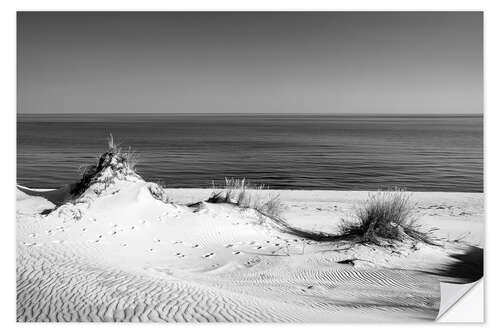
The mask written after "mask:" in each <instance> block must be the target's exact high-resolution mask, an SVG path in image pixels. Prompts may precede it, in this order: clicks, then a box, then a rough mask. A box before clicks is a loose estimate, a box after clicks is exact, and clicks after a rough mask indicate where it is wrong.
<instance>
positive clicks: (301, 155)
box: [17, 115, 483, 192]
mask: <svg viewBox="0 0 500 333" xmlns="http://www.w3.org/2000/svg"><path fill="white" fill-rule="evenodd" d="M482 123H483V118H482V117H463V116H462V117H459V116H452V117H434V116H433V117H420V116H419V117H408V116H391V117H387V116H384V117H383V116H319V115H239V116H236V115H234V116H227V115H224V116H223V115H161V116H159V115H99V116H96V115H77V116H68V115H66V116H60V115H43V116H33V115H31V116H27V115H19V116H18V127H17V130H18V134H17V135H18V139H17V140H18V141H17V150H18V151H17V182H18V183H19V184H22V185H26V186H32V187H44V188H54V187H58V186H60V185H62V184H66V183H69V182H74V181H76V180H77V179H78V178H79V174H78V168H79V166H81V165H84V164H88V163H92V162H94V161H95V160H96V158H97V156H98V154H99V153H100V152H103V151H104V150H105V149H106V138H107V136H108V133H110V132H111V133H113V136H114V137H115V142H119V143H121V144H122V146H124V147H128V146H131V147H132V148H133V150H135V151H137V152H138V153H139V156H140V162H139V164H138V167H137V169H138V172H139V174H141V175H142V176H143V177H144V178H146V179H147V180H151V181H161V183H162V184H164V185H165V186H168V187H207V186H210V185H211V183H212V180H214V181H216V182H222V181H223V180H224V177H238V178H243V177H245V178H247V179H249V180H251V181H253V182H254V183H258V184H261V183H263V184H267V185H269V187H271V188H288V189H337V190H338V189H343V190H374V189H379V188H386V187H389V186H395V185H399V186H405V187H407V188H408V189H409V190H419V191H466V192H482V191H483V125H482Z"/></svg>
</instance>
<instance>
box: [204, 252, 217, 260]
mask: <svg viewBox="0 0 500 333" xmlns="http://www.w3.org/2000/svg"><path fill="white" fill-rule="evenodd" d="M214 255H215V253H214V252H210V253H207V254H205V255H204V256H203V257H202V258H205V259H208V258H210V257H212V256H214Z"/></svg>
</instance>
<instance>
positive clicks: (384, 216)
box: [341, 188, 435, 245]
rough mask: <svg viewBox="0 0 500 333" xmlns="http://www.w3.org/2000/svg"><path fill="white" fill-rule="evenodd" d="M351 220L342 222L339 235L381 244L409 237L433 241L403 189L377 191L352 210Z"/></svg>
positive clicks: (429, 242)
mask: <svg viewBox="0 0 500 333" xmlns="http://www.w3.org/2000/svg"><path fill="white" fill-rule="evenodd" d="M354 216H355V220H354V221H344V224H343V225H342V226H341V234H343V235H348V236H357V237H359V238H360V240H361V241H362V242H365V243H373V244H377V245H381V243H382V242H384V241H386V242H387V241H404V240H407V239H412V240H416V241H422V242H425V243H428V244H435V242H434V240H433V238H432V237H431V232H432V230H430V231H423V230H421V227H420V226H419V225H418V224H417V223H416V220H417V218H416V207H415V204H413V203H412V201H411V198H410V195H409V194H408V193H406V192H405V191H404V190H403V189H400V188H395V189H394V190H392V191H379V192H377V193H375V194H370V195H369V198H368V200H367V201H366V202H365V203H364V204H363V205H361V206H359V207H358V208H357V209H356V211H355V214H354Z"/></svg>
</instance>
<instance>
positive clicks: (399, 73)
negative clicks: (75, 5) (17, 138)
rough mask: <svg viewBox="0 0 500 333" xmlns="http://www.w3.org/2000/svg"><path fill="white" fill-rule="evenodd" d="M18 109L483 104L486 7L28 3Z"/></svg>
mask: <svg viewBox="0 0 500 333" xmlns="http://www.w3.org/2000/svg"><path fill="white" fill-rule="evenodd" d="M17 77H18V78H17V85H18V89H17V101H18V102H17V104H18V112H19V113H34V114H42V113H64V114H69V113H325V114H337V113H341V114H345V113H349V114H354V113H356V114H357V113H361V114H365V113H384V114H404V113H411V114H464V113H472V114H481V113H482V108H483V15H482V13H481V12H239V13H238V12H232V13H231V12H205V13H202V12H121V13H119V12H19V13H18V16H17Z"/></svg>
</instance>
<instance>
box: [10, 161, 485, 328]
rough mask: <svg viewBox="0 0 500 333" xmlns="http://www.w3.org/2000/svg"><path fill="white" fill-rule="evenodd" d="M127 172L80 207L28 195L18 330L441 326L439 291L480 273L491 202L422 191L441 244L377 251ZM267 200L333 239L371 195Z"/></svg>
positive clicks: (53, 195) (419, 201)
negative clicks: (49, 326)
mask: <svg viewBox="0 0 500 333" xmlns="http://www.w3.org/2000/svg"><path fill="white" fill-rule="evenodd" d="M129 171H130V170H129ZM129 171H127V173H126V174H123V175H120V174H118V175H115V174H112V173H110V172H109V170H108V169H106V170H104V171H103V172H102V173H101V175H100V176H99V177H101V178H105V179H106V180H107V183H106V184H105V186H104V187H103V186H102V183H99V182H97V183H94V184H93V185H90V186H89V187H88V188H86V189H85V191H84V192H83V193H82V194H80V195H79V196H77V197H74V198H73V199H72V200H65V196H67V195H68V187H63V188H62V189H60V190H36V189H28V188H25V187H20V186H19V187H18V189H17V320H18V321H148V322H149V321H175V322H216V321H217V322H335V321H408V320H434V319H435V317H436V316H437V314H438V311H439V304H440V286H439V283H440V281H446V282H456V283H462V282H470V281H473V280H476V279H477V278H478V277H479V276H480V275H478V274H482V273H481V272H479V273H478V270H479V269H480V270H482V247H483V220H484V213H483V194H482V193H439V192H427V193H424V192H415V193H412V195H411V197H412V200H414V202H415V204H416V205H417V211H418V222H419V224H421V225H422V228H423V229H431V228H436V230H435V231H434V232H433V234H434V235H435V237H436V239H439V245H437V246H434V245H429V244H425V243H422V242H403V243H400V244H394V245H393V246H376V245H370V244H362V243H356V242H349V241H338V242H318V241H312V240H308V239H304V238H300V237H297V236H296V235H293V234H290V233H287V232H286V231H284V230H282V229H280V228H277V227H276V225H275V224H273V223H272V221H270V220H269V219H266V218H264V219H263V218H262V217H261V216H258V213H257V212H256V211H255V210H253V209H249V208H246V209H245V208H241V207H237V206H235V205H232V204H227V203H209V202H206V200H207V199H208V198H209V197H210V195H211V193H212V192H213V191H214V190H213V189H168V188H167V189H161V188H160V187H159V186H158V185H156V184H154V183H148V182H146V181H144V180H142V178H141V177H140V176H139V175H137V174H135V173H134V172H132V171H130V172H129ZM109 180H111V181H109ZM259 191H261V192H266V195H270V196H272V197H275V196H277V195H279V198H280V199H281V201H282V204H283V208H284V209H283V214H282V216H283V218H284V219H285V220H286V221H287V222H288V223H289V224H290V225H292V226H294V227H297V228H301V229H304V230H314V231H321V232H325V233H332V234H335V233H338V232H339V226H340V225H341V223H342V220H343V219H348V218H349V217H350V215H351V214H352V212H353V211H354V209H355V207H357V206H358V205H360V204H362V203H363V202H364V200H366V198H367V196H368V193H369V192H355V191H301V190H280V191H273V190H259ZM164 195H166V197H165V196H164ZM167 198H168V199H167ZM193 204H194V205H193Z"/></svg>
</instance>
